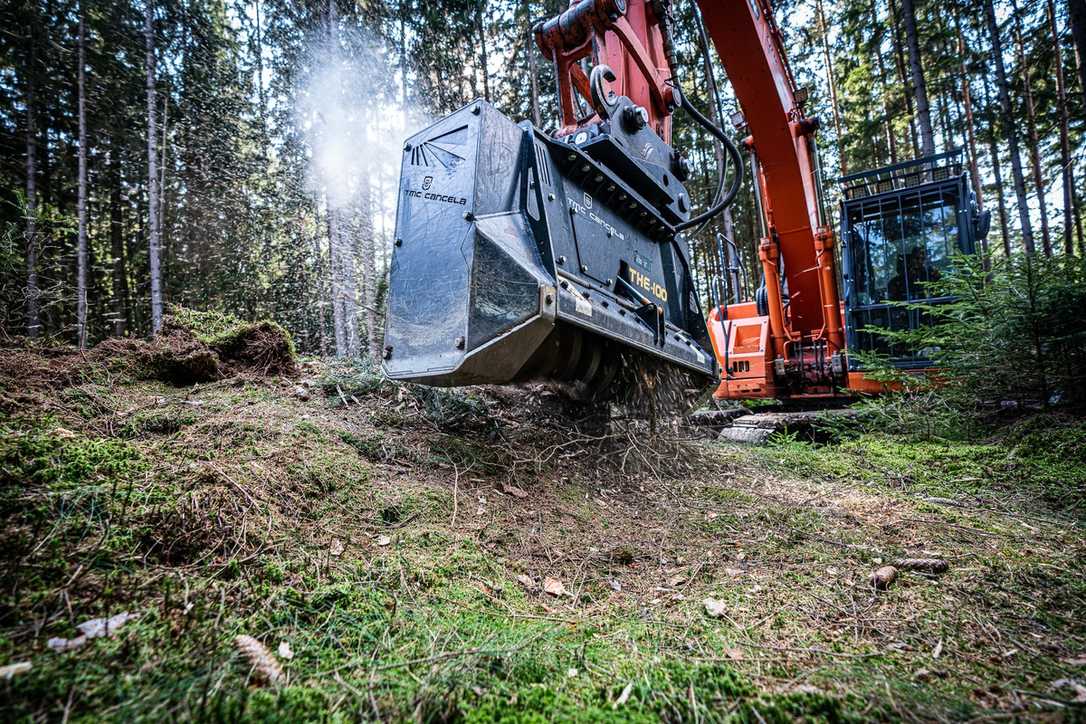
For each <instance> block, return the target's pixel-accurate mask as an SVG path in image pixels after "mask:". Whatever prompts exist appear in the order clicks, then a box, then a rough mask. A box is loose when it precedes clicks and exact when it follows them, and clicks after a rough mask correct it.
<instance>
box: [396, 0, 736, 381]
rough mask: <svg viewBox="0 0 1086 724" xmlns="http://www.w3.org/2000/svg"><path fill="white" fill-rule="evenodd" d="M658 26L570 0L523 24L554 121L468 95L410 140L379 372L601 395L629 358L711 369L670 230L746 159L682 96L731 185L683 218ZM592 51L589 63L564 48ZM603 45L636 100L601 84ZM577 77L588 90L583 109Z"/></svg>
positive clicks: (616, 0) (670, 93)
mask: <svg viewBox="0 0 1086 724" xmlns="http://www.w3.org/2000/svg"><path fill="white" fill-rule="evenodd" d="M628 10H629V11H631V12H630V16H629V17H627V11H628ZM631 23H633V25H631ZM635 27H636V28H637V30H636V31H635V30H634V28H635ZM639 37H641V38H651V39H653V40H654V41H655V42H654V43H650V44H649V45H648V47H646V46H645V45H644V44H642V42H640V41H639V40H638V38H639ZM666 37H667V35H666V26H665V25H663V24H662V23H661V22H660V18H659V17H658V16H657V15H656V14H655V13H654V12H653V9H652V7H651V6H650V4H649V3H646V2H644V0H631V2H630V6H629V8H628V7H627V4H626V2H624V0H583V1H582V2H579V3H576V4H574V5H572V7H571V8H570V9H569V10H567V11H566V12H565V13H563V14H562V15H561V16H559V17H557V18H554V19H552V20H550V21H548V22H547V23H541V24H540V25H539V26H537V28H536V39H537V42H538V44H539V46H540V48H541V49H542V50H543V52H545V53H546V54H547V55H549V56H551V57H552V58H553V59H554V61H555V66H556V69H557V71H558V74H559V89H560V95H561V97H562V98H563V103H562V112H563V119H562V120H563V126H562V128H561V129H559V131H558V132H556V133H555V134H554V135H553V136H551V135H548V134H546V133H543V132H541V131H540V130H538V129H536V128H534V127H533V126H532V125H531V124H530V123H528V122H522V123H519V124H517V123H514V122H513V121H511V120H510V119H509V118H507V117H506V116H504V115H503V114H502V113H500V112H499V111H497V110H496V109H495V108H494V107H493V106H491V105H490V104H489V103H487V102H485V101H481V100H476V101H473V102H472V103H470V104H468V105H467V106H465V107H463V108H461V109H460V110H458V111H456V112H454V113H452V114H450V115H449V116H446V117H445V118H443V119H441V120H440V121H438V122H437V123H435V124H433V125H432V126H430V127H429V128H426V129H425V130H423V131H421V132H419V133H417V134H416V135H414V136H412V137H411V138H409V139H408V140H407V142H406V143H405V144H404V150H403V165H402V170H401V177H400V199H399V207H398V212H397V218H396V239H395V248H394V251H393V257H392V263H391V268H390V283H389V298H388V314H387V321H386V330H385V348H384V358H385V363H384V366H385V372H386V374H388V376H389V377H391V378H393V379H398V380H409V381H413V382H419V383H423V384H428V385H439V386H460V385H474V384H505V383H512V382H526V381H532V380H550V381H556V382H559V383H564V384H565V385H566V386H567V388H568V389H572V390H575V391H576V392H577V393H579V395H580V396H583V397H595V398H597V399H600V398H610V397H613V396H616V395H621V394H622V392H623V390H622V387H623V386H624V385H626V384H628V382H629V381H630V380H631V379H632V377H636V376H637V375H638V372H633V375H632V376H631V372H632V369H631V368H637V370H638V371H640V373H641V374H643V373H644V370H650V369H651V370H655V371H659V370H667V371H670V372H675V373H679V374H681V375H682V376H684V378H686V379H691V380H694V379H700V380H701V383H702V384H705V383H708V382H710V381H711V380H712V379H714V378H716V377H717V375H718V374H719V368H718V367H717V364H716V360H715V357H714V354H713V347H712V343H711V341H710V338H709V335H708V333H707V330H706V326H705V319H704V317H703V315H702V312H701V309H700V305H699V302H698V298H697V294H696V292H695V289H694V284H693V278H692V273H691V261H690V253H689V249H688V248H687V245H686V242H685V240H684V239H683V238H682V237H681V236H680V235H679V234H680V232H681V231H682V230H683V229H686V228H689V227H690V226H693V225H696V224H700V223H702V222H703V221H704V220H705V219H706V218H708V217H709V216H711V215H712V214H715V213H719V211H721V210H722V209H723V208H724V207H725V205H726V204H727V203H730V201H731V200H732V198H734V196H735V192H736V190H737V189H738V186H739V182H740V181H741V179H740V174H741V172H742V171H741V169H742V163H741V162H740V159H739V154H738V151H737V150H736V149H735V147H734V145H732V144H731V142H730V141H729V140H728V139H727V137H726V136H725V135H724V134H723V133H722V132H720V131H719V129H717V128H715V127H713V126H712V124H711V123H710V122H709V121H708V120H707V119H705V118H704V117H703V116H701V115H700V114H699V113H697V111H696V110H695V109H693V108H690V109H689V110H690V112H691V113H692V115H693V116H694V118H695V119H696V120H698V122H700V123H702V124H703V125H705V126H706V127H707V128H708V129H709V130H710V131H711V132H712V133H713V134H714V135H716V136H717V137H718V138H719V139H721V140H722V141H723V142H724V143H725V144H726V148H727V149H728V151H729V153H730V155H731V156H732V170H733V180H732V181H733V182H732V184H731V188H730V190H729V192H728V193H727V194H723V195H722V196H721V198H718V200H717V203H716V204H715V205H714V208H712V209H710V210H709V211H708V212H706V213H703V214H701V215H700V216H697V217H694V218H691V214H692V209H691V201H690V198H689V195H688V194H687V192H686V189H685V187H684V186H683V181H684V180H685V179H686V175H687V167H686V162H685V160H684V159H683V158H682V157H681V156H680V155H679V154H678V153H677V152H675V151H674V150H673V149H672V148H671V146H670V145H669V144H668V143H667V140H669V138H670V125H671V118H670V115H671V112H672V111H673V110H674V109H675V108H677V107H680V106H682V96H681V94H680V92H679V90H678V87H677V86H676V85H675V84H674V82H673V81H672V79H671V77H670V73H669V72H668V70H667V69H668V68H669V64H668V61H667V58H666V54H665V46H667V45H669V44H668V43H667V42H666ZM605 39H606V41H605ZM589 57H591V58H592V60H593V61H595V62H596V63H597V64H596V65H595V67H594V68H593V70H592V72H591V77H590V78H589V77H587V76H586V75H585V73H584V71H583V69H582V66H581V65H580V64H579V63H578V61H580V60H581V59H583V58H589ZM604 60H611V61H612V62H616V61H617V62H619V63H621V64H622V66H621V67H622V68H623V70H624V71H625V73H624V74H623V78H622V80H621V81H620V82H619V84H618V85H619V90H620V91H621V90H623V89H626V88H627V86H630V85H631V84H633V85H636V87H637V88H638V89H639V90H640V96H642V97H643V102H642V104H638V103H635V102H634V101H633V100H631V98H630V97H628V96H627V95H624V94H620V93H614V92H611V91H608V89H607V87H606V84H607V83H608V82H611V83H613V82H615V81H616V80H618V78H616V75H615V72H614V71H613V70H612V69H611V67H609V66H608V65H607V64H605V63H604V62H603V61H604ZM627 66H629V67H627ZM635 69H636V70H635ZM638 71H640V72H638ZM632 76H639V77H637V78H636V79H635V78H634V77H632ZM573 89H576V90H577V91H578V92H579V93H581V95H582V96H583V97H584V100H585V101H586V103H585V104H584V105H585V106H586V107H587V108H588V112H587V114H586V115H585V116H583V117H578V115H577V110H578V104H577V103H575V102H574V97H573V94H572V90H573Z"/></svg>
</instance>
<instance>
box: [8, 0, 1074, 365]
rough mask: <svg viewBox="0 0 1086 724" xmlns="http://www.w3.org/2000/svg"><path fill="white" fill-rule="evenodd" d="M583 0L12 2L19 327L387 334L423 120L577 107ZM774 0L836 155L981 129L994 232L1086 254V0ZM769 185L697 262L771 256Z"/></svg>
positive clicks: (996, 244) (331, 345)
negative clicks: (565, 77) (763, 219)
mask: <svg viewBox="0 0 1086 724" xmlns="http://www.w3.org/2000/svg"><path fill="white" fill-rule="evenodd" d="M559 5H560V2H558V1H557V0H543V1H540V0H474V1H471V0H448V1H445V2H435V3H423V2H419V1H418V0H387V1H385V2H382V1H381V0H359V1H358V2H348V1H346V0H331V2H327V1H325V0H321V1H320V2H312V3H293V2H283V1H282V0H149V1H148V2H146V3H132V2H129V1H128V0H29V1H28V0H13V2H9V3H5V4H4V5H3V9H2V10H0V13H2V16H0V20H2V27H3V28H4V30H3V32H2V33H0V47H2V58H3V67H2V71H0V146H2V154H0V330H2V333H3V334H4V335H7V336H23V335H25V336H30V337H51V338H56V339H58V340H62V341H70V342H73V343H74V342H80V341H84V342H85V343H86V344H93V343H94V342H96V341H98V340H101V339H103V338H105V337H107V336H111V335H146V334H148V333H150V332H151V331H152V330H156V329H157V328H158V326H159V325H160V324H161V319H162V314H163V309H164V307H165V306H167V305H169V304H178V305H183V306H192V307H199V308H211V309H216V310H221V311H224V312H230V313H233V314H236V315H238V316H241V317H244V318H249V319H252V318H257V317H271V318H274V319H276V320H279V321H280V322H281V323H282V324H283V325H284V326H285V327H287V328H288V329H289V331H290V332H291V333H292V334H293V336H294V338H295V340H296V342H297V345H298V347H299V349H300V350H301V351H303V352H306V353H314V354H316V353H323V354H331V353H335V354H337V355H340V356H351V355H358V354H362V353H365V352H367V351H371V350H374V349H376V348H377V347H378V345H379V340H380V334H381V320H380V317H381V315H380V309H381V306H382V296H383V284H384V278H385V272H386V268H387V261H388V250H389V248H390V241H391V239H390V237H391V234H392V226H393V222H394V216H395V202H396V193H395V188H396V185H397V178H398V173H399V158H400V147H401V144H402V141H403V139H404V138H405V137H406V136H407V135H409V134H410V133H412V132H414V131H415V130H417V129H418V128H420V127H422V126H423V125H425V123H426V122H427V120H428V119H431V118H434V117H437V116H440V115H442V114H444V113H447V112H449V111H451V110H453V109H455V108H457V107H459V106H460V105H462V104H463V103H465V102H467V101H468V100H470V99H472V98H475V97H485V98H487V99H489V100H490V101H492V102H493V103H494V104H495V105H497V106H498V108H499V109H501V110H502V111H504V112H505V113H506V114H508V115H510V116H512V117H513V118H515V119H520V118H527V119H531V120H532V121H533V122H534V123H535V124H537V125H538V126H541V127H543V128H551V127H552V126H553V123H554V119H555V118H556V112H555V98H554V82H553V77H552V73H551V70H550V67H549V65H548V64H547V63H546V62H545V59H544V58H543V57H542V56H541V55H540V54H539V52H538V50H537V49H536V48H535V45H534V42H533V41H532V40H531V33H530V28H531V27H532V25H533V24H534V23H535V22H536V21H538V20H539V19H541V18H544V17H547V16H549V15H552V14H554V13H556V12H557V11H558V10H559ZM776 8H777V15H778V22H779V24H780V26H781V29H782V31H783V32H784V34H785V37H786V40H787V45H788V49H789V53H790V60H791V63H792V66H793V70H794V72H795V74H796V76H797V80H798V82H799V84H800V85H801V86H804V87H806V88H807V89H808V90H809V92H810V100H809V109H810V111H811V114H812V115H816V116H818V117H819V118H820V119H821V120H822V128H823V131H822V134H821V138H822V148H823V155H824V158H823V163H824V166H825V168H826V177H827V178H828V179H836V178H837V177H839V176H840V175H843V174H846V173H849V172H855V171H860V170H864V169H868V168H871V167H876V166H880V165H885V164H890V163H895V162H899V161H902V160H907V159H910V158H914V157H917V156H920V155H926V154H929V153H933V152H943V151H947V150H950V149H954V148H961V149H963V150H964V153H965V154H966V158H967V160H968V163H969V166H970V167H971V168H972V169H973V170H974V178H975V179H976V181H975V187H976V188H975V191H976V194H977V196H978V197H979V199H980V200H981V204H982V205H983V207H984V208H986V209H989V210H991V211H992V212H993V213H992V216H993V224H992V233H991V234H990V236H989V241H988V247H987V249H986V250H985V251H986V253H989V254H991V255H994V256H1006V255H1008V254H1014V253H1018V252H1023V251H1024V252H1035V253H1038V254H1041V253H1043V254H1046V255H1053V254H1076V255H1083V254H1086V241H1084V239H1083V228H1082V227H1083V219H1082V214H1081V212H1080V211H1079V208H1078V206H1077V203H1076V200H1077V198H1078V197H1079V195H1081V194H1083V193H1086V186H1084V183H1086V163H1084V159H1083V152H1084V138H1083V132H1084V130H1086V124H1084V119H1086V113H1084V110H1086V105H1084V99H1086V83H1084V80H1086V68H1084V66H1083V58H1082V52H1081V51H1084V50H1086V47H1084V46H1086V3H1084V2H1083V0H1059V2H1057V1H1056V0H1037V1H1035V2H1025V1H1024V0H948V1H946V2H934V1H933V0H889V2H885V1H883V2H876V1H875V0H780V1H779V2H777V3H776ZM672 10H673V14H674V18H675V20H674V22H675V26H676V27H675V32H676V41H677V43H678V51H679V53H678V54H679V61H680V66H681V67H679V68H677V69H676V75H677V76H678V78H679V80H680V81H681V82H682V84H683V88H684V89H685V91H686V93H687V94H688V95H690V96H692V97H693V98H694V102H695V103H696V104H697V105H698V106H699V107H701V108H702V109H704V110H706V111H711V112H712V113H713V114H714V115H715V113H716V108H715V104H714V103H712V102H711V101H710V99H711V97H712V95H711V85H710V83H709V82H708V78H707V73H708V71H709V70H710V69H709V68H707V67H706V66H705V63H704V61H703V58H702V54H701V50H700V45H699V43H700V41H699V35H698V31H697V24H696V22H695V21H694V13H695V12H696V10H695V8H694V4H693V3H692V2H691V1H690V0H676V1H675V2H674V3H673V7H672ZM1073 39H1074V41H1077V42H1074V41H1073ZM712 57H713V62H714V63H715V62H716V58H715V54H713V56H712ZM712 72H713V74H714V75H715V77H716V78H717V79H720V80H721V88H720V90H721V93H722V98H723V107H724V111H725V114H726V116H727V115H728V114H730V113H731V112H732V111H733V110H736V107H735V103H734V98H733V97H732V96H731V93H730V89H729V86H728V83H727V81H726V74H725V72H724V69H723V68H720V67H716V68H713V69H712ZM726 125H727V124H726ZM675 141H676V145H677V146H679V147H680V148H682V149H684V150H685V152H686V153H687V155H688V156H689V158H690V160H691V163H692V166H693V168H694V173H693V174H692V178H691V181H690V186H691V191H692V194H693V197H694V198H695V199H707V198H708V197H709V196H710V194H711V193H712V190H713V188H714V185H715V181H716V178H715V174H716V161H715V157H714V148H713V146H712V144H711V143H710V142H709V139H708V138H707V137H706V136H705V134H704V133H702V132H701V131H700V130H699V129H697V128H695V127H693V126H692V125H691V124H690V121H689V119H688V118H687V117H685V115H684V114H679V115H678V116H677V126H676V133H675ZM827 185H828V188H827V192H828V193H829V195H830V197H831V199H834V198H835V197H836V194H837V184H836V183H833V182H831V183H828V184H827ZM748 186H749V184H748ZM753 203H754V201H753V197H752V194H751V192H750V190H749V188H748V189H746V190H745V191H744V193H742V194H741V195H740V199H739V201H738V202H737V204H736V205H735V206H734V207H733V208H732V209H731V213H730V214H728V215H725V216H724V217H722V218H719V219H718V220H717V221H716V222H714V224H713V225H712V226H711V227H710V228H708V229H705V230H704V231H703V232H702V235H701V237H699V238H698V239H695V240H694V247H695V257H696V261H699V262H700V261H701V260H703V259H709V258H711V256H712V255H711V254H699V251H700V250H701V247H704V246H705V245H706V244H707V243H708V241H709V240H711V239H712V238H713V236H712V235H713V234H714V233H715V232H716V231H718V230H723V231H725V232H726V233H729V235H734V237H735V239H736V240H737V241H738V242H739V246H740V248H741V249H742V250H743V253H744V255H745V262H746V263H747V264H748V265H750V264H753V263H754V262H755V261H756V255H755V253H754V251H753V250H754V248H755V246H754V245H755V241H756V236H757V233H758V232H757V221H756V218H755V217H754V215H753V213H752V209H753ZM705 248H708V247H705ZM699 267H700V268H699V273H700V275H701V276H700V280H701V283H702V284H704V285H705V289H706V290H707V289H708V285H707V283H706V282H705V281H704V280H705V279H707V278H708V274H709V273H710V272H711V270H710V269H708V268H706V267H705V266H704V265H699ZM755 271H756V270H755V269H754V268H753V267H752V269H751V272H752V274H753V273H754V272H755Z"/></svg>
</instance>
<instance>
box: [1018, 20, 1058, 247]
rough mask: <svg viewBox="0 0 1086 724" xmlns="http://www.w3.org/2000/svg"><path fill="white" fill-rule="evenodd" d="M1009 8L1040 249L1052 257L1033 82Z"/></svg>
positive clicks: (1019, 21)
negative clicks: (1039, 229) (1035, 196)
mask: <svg viewBox="0 0 1086 724" xmlns="http://www.w3.org/2000/svg"><path fill="white" fill-rule="evenodd" d="M1011 8H1012V9H1013V10H1014V13H1013V14H1014V40H1015V46H1016V47H1017V50H1018V67H1019V68H1021V69H1022V88H1023V90H1024V95H1025V101H1026V131H1027V133H1028V134H1029V158H1030V166H1031V168H1032V171H1033V187H1034V188H1035V189H1036V190H1037V208H1038V209H1040V212H1041V248H1042V249H1043V250H1044V254H1045V256H1052V237H1051V236H1050V235H1049V232H1048V213H1047V211H1048V210H1047V209H1046V208H1045V179H1044V172H1043V171H1042V169H1041V151H1040V147H1041V139H1040V138H1039V137H1038V136H1037V109H1036V107H1035V106H1034V103H1033V88H1032V85H1033V81H1032V79H1031V78H1030V73H1029V62H1028V60H1027V58H1026V44H1025V41H1024V40H1023V39H1022V15H1021V13H1019V12H1018V3H1016V2H1012V3H1011Z"/></svg>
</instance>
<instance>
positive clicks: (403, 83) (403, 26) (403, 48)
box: [399, 0, 409, 133]
mask: <svg viewBox="0 0 1086 724" xmlns="http://www.w3.org/2000/svg"><path fill="white" fill-rule="evenodd" d="M406 4H407V3H406V1H405V0H400V8H399V10H400V91H401V93H402V102H403V128H404V132H405V133H406V132H407V129H408V125H409V120H408V117H407V18H406V12H405V10H404V7H405V5H406Z"/></svg>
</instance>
